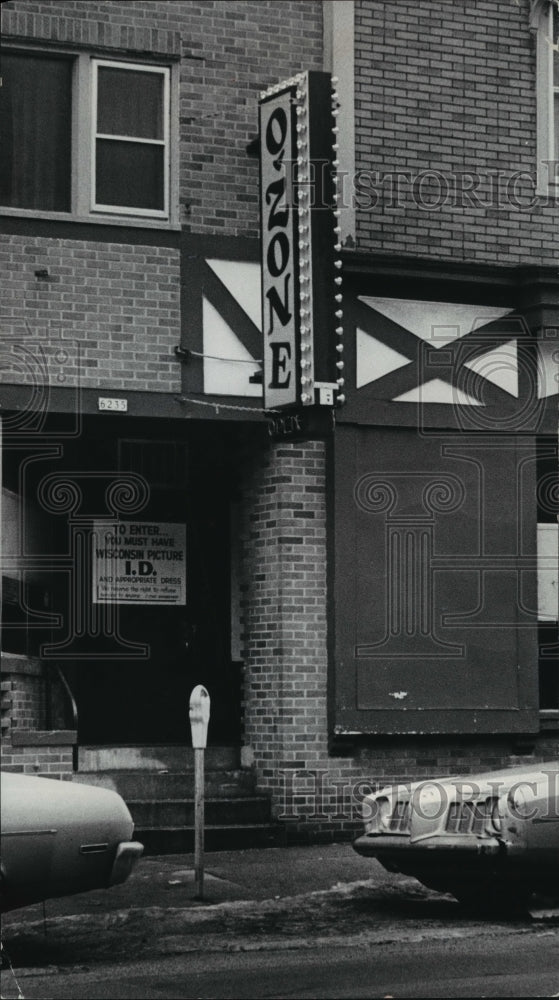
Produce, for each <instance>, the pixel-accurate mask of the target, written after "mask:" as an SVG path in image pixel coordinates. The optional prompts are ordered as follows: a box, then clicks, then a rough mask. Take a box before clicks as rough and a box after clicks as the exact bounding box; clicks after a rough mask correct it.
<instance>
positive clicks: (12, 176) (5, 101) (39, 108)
mask: <svg viewBox="0 0 559 1000" xmlns="http://www.w3.org/2000/svg"><path fill="white" fill-rule="evenodd" d="M71 75H72V64H71V61H70V60H68V59H52V58H42V57H38V56H27V55H20V54H16V53H4V54H3V56H2V89H1V91H0V129H1V137H2V157H1V161H0V201H1V203H2V204H3V205H8V206H11V207H13V208H35V209H43V210H45V211H59V212H67V211H69V210H70V198H71V102H72V98H71Z"/></svg>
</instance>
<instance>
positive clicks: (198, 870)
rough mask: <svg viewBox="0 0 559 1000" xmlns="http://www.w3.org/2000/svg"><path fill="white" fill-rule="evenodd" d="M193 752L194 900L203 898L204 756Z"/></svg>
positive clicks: (199, 748)
mask: <svg viewBox="0 0 559 1000" xmlns="http://www.w3.org/2000/svg"><path fill="white" fill-rule="evenodd" d="M205 752H206V751H205V750H204V748H203V747H196V748H195V750H194V883H195V887H196V898H197V899H203V898H204V755H205Z"/></svg>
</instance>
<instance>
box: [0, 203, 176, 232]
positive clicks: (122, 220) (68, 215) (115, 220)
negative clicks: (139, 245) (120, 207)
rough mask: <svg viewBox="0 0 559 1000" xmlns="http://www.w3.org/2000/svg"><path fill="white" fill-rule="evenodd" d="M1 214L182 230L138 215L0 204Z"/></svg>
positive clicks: (129, 226)
mask: <svg viewBox="0 0 559 1000" xmlns="http://www.w3.org/2000/svg"><path fill="white" fill-rule="evenodd" d="M0 216H6V217H7V218H16V219H41V220H44V221H51V222H76V223H79V224H80V225H84V224H93V225H102V226H122V227H123V228H127V229H130V228H132V227H133V228H134V229H159V230H162V229H163V230H166V231H170V232H180V230H181V227H180V225H179V224H178V223H177V222H169V220H168V219H151V218H145V219H144V218H142V217H140V216H137V215H126V216H124V215H101V214H99V213H97V214H95V215H74V214H72V212H43V211H40V210H38V209H37V210H35V209H32V208H7V207H5V206H0Z"/></svg>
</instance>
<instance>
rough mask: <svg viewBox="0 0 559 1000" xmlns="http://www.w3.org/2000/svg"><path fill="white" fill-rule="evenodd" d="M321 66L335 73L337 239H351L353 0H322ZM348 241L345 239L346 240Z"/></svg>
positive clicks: (352, 184)
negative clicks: (337, 150)
mask: <svg viewBox="0 0 559 1000" xmlns="http://www.w3.org/2000/svg"><path fill="white" fill-rule="evenodd" d="M322 8H323V44H324V61H323V65H324V69H325V71H326V72H327V73H331V74H332V76H333V77H337V83H336V84H335V87H336V90H337V92H338V94H339V101H340V114H339V116H338V119H337V125H338V128H339V132H338V143H339V147H340V148H339V152H338V160H339V161H340V165H339V168H338V175H339V177H340V186H339V191H340V193H341V194H343V197H342V199H341V200H340V203H339V205H338V207H339V208H340V209H341V216H340V228H341V236H340V240H341V243H342V244H345V245H353V244H354V241H355V231H356V230H355V199H354V181H355V4H354V0H323V4H322ZM348 241H349V243H348Z"/></svg>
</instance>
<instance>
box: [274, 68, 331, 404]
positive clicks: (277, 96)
mask: <svg viewBox="0 0 559 1000" xmlns="http://www.w3.org/2000/svg"><path fill="white" fill-rule="evenodd" d="M338 113H339V105H338V94H337V91H336V90H335V89H334V86H333V80H332V78H331V77H330V74H329V73H321V72H318V71H309V72H305V73H299V74H297V76H294V77H291V78H290V79H289V80H285V81H283V82H282V83H279V84H274V86H272V87H270V88H269V89H268V90H265V91H262V93H261V94H260V201H261V210H260V216H261V253H262V332H263V338H264V351H263V358H264V406H265V408H266V409H269V410H270V409H278V408H279V409H281V408H282V407H289V406H291V407H293V406H295V407H305V406H313V405H319V406H334V405H340V404H341V403H343V402H344V398H345V397H344V396H343V392H342V389H343V386H344V378H343V369H344V361H343V358H342V354H343V343H342V337H343V326H342V322H341V321H342V317H343V309H342V291H341V283H342V277H341V273H340V272H341V267H342V260H341V258H340V256H339V254H340V252H341V249H342V246H341V243H340V234H341V228H340V224H339V218H340V215H341V208H340V205H339V204H338V202H339V200H340V197H341V195H340V193H339V192H338V185H339V181H340V177H338V174H337V168H338V165H339V160H338V149H339V145H338V142H337V141H336V140H337V133H338V125H337V117H336V116H337V115H338Z"/></svg>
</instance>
